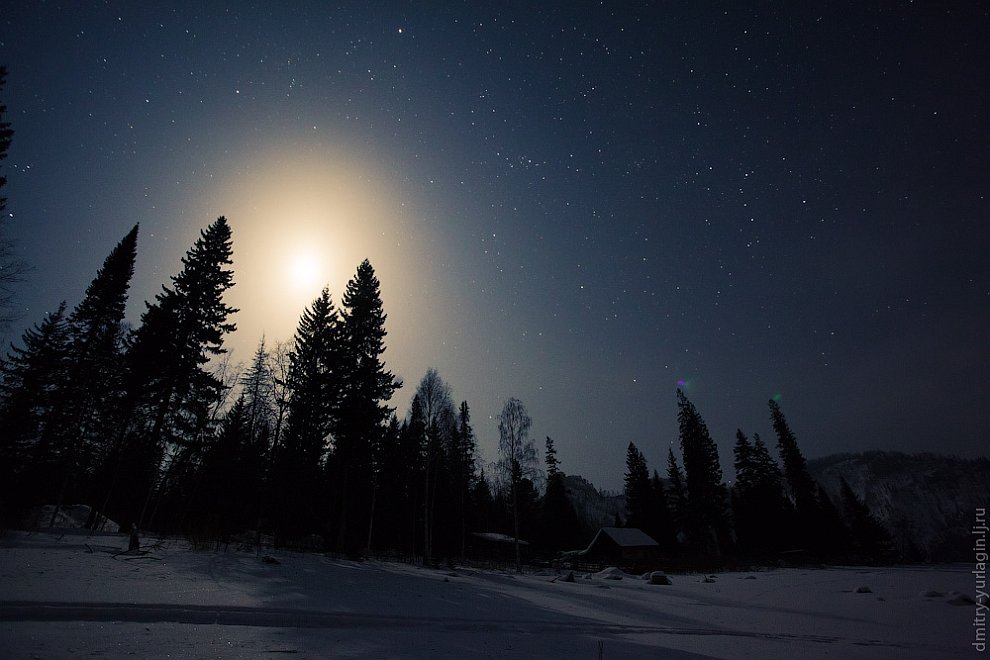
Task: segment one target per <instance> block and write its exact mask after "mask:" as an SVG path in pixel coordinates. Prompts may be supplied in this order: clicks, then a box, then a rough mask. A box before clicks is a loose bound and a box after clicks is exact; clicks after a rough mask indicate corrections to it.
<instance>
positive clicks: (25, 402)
mask: <svg viewBox="0 0 990 660" xmlns="http://www.w3.org/2000/svg"><path fill="white" fill-rule="evenodd" d="M69 341H70V333H69V326H68V322H67V320H66V318H65V303H64V302H63V303H62V304H61V305H59V307H58V309H57V310H56V311H55V312H53V313H51V314H48V315H47V316H46V317H45V318H44V320H43V321H42V322H41V323H40V324H35V326H34V327H33V328H28V329H27V330H26V331H25V332H24V334H23V335H21V346H20V347H18V346H11V349H10V352H9V353H8V354H7V359H6V361H5V362H4V363H3V369H2V372H0V430H2V432H0V494H2V496H3V497H2V501H0V515H3V517H4V519H5V521H6V522H8V523H10V522H18V520H17V518H18V517H19V516H20V515H22V514H23V513H24V510H25V508H26V507H27V506H30V505H32V504H38V503H40V498H41V497H43V495H44V494H45V491H46V490H47V486H48V484H47V482H46V481H45V479H47V478H48V477H49V476H50V475H51V473H52V470H53V466H54V465H55V464H57V463H58V462H59V460H60V456H59V454H58V451H59V448H58V447H52V446H49V445H47V444H46V443H43V442H42V438H44V436H45V428H46V425H47V424H48V422H49V421H50V420H51V418H52V411H53V410H54V408H55V406H56V405H57V395H58V392H59V389H60V387H61V385H62V383H63V382H64V381H65V376H66V371H67V367H68V356H69Z"/></svg>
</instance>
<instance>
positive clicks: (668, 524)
mask: <svg viewBox="0 0 990 660" xmlns="http://www.w3.org/2000/svg"><path fill="white" fill-rule="evenodd" d="M643 531H645V532H646V533H647V534H649V535H650V536H651V537H652V538H653V540H655V541H656V542H657V543H658V544H659V545H660V551H661V552H663V553H665V554H668V555H673V554H677V552H678V550H679V548H678V544H677V530H676V528H675V525H674V515H673V512H672V511H671V508H670V503H669V500H668V497H667V489H666V487H665V486H664V483H663V480H662V479H661V478H660V474H659V473H658V472H657V471H656V470H654V471H653V476H652V477H650V505H649V510H648V512H647V519H646V525H645V526H644V528H643Z"/></svg>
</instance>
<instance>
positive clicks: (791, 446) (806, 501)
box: [768, 399, 818, 516]
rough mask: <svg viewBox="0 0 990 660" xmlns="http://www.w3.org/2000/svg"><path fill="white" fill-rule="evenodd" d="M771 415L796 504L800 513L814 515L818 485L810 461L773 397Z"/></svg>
mask: <svg viewBox="0 0 990 660" xmlns="http://www.w3.org/2000/svg"><path fill="white" fill-rule="evenodd" d="M768 404H769V406H770V417H771V419H772V420H773V429H774V431H775V432H776V433H777V449H778V451H779V452H780V459H781V461H782V462H783V463H784V476H785V477H786V478H787V485H788V486H789V488H790V491H791V497H793V498H794V506H795V507H796V509H797V512H798V515H802V516H804V515H813V513H814V511H815V509H816V503H817V501H816V494H817V490H818V489H817V486H816V485H815V480H814V479H812V477H811V473H810V472H808V463H807V461H805V459H804V455H803V454H802V453H801V449H800V448H799V447H798V444H797V439H796V438H795V437H794V433H793V432H792V431H791V428H790V426H789V425H788V424H787V419H786V418H785V417H784V413H783V412H782V411H781V410H780V406H779V405H778V404H777V402H776V401H774V400H773V399H771V400H770V401H769V402H768Z"/></svg>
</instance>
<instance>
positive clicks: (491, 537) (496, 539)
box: [472, 532, 529, 545]
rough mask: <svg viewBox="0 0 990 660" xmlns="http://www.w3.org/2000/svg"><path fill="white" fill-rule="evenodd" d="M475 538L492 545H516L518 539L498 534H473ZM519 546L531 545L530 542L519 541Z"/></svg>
mask: <svg viewBox="0 0 990 660" xmlns="http://www.w3.org/2000/svg"><path fill="white" fill-rule="evenodd" d="M472 534H473V535H474V536H477V537H478V538H480V539H484V540H486V541H490V542H492V543H515V542H516V539H515V537H514V536H509V535H508V534H499V533H498V532H472ZM519 545H529V542H528V541H523V540H522V539H519Z"/></svg>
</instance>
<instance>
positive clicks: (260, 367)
mask: <svg viewBox="0 0 990 660" xmlns="http://www.w3.org/2000/svg"><path fill="white" fill-rule="evenodd" d="M239 381H240V385H241V392H242V394H243V396H244V412H245V414H246V415H247V422H248V435H249V436H250V437H251V438H252V439H257V438H258V437H259V436H262V435H264V436H265V437H269V436H270V434H271V426H272V419H273V416H274V409H273V408H274V407H273V403H272V399H273V390H274V386H275V383H274V374H272V367H271V356H270V355H269V353H268V350H267V349H266V348H265V338H264V337H262V338H261V341H259V342H258V347H257V348H256V349H255V351H254V356H253V357H252V358H251V364H250V365H249V366H248V368H247V369H246V370H245V371H244V373H243V374H241V377H240V379H239Z"/></svg>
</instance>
